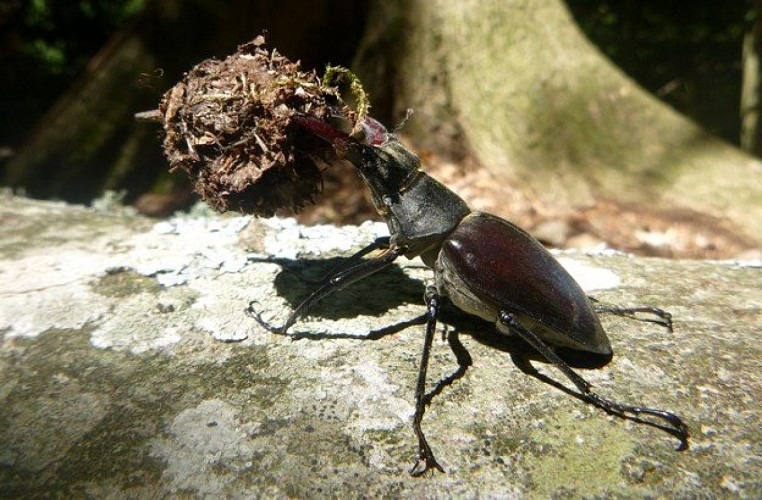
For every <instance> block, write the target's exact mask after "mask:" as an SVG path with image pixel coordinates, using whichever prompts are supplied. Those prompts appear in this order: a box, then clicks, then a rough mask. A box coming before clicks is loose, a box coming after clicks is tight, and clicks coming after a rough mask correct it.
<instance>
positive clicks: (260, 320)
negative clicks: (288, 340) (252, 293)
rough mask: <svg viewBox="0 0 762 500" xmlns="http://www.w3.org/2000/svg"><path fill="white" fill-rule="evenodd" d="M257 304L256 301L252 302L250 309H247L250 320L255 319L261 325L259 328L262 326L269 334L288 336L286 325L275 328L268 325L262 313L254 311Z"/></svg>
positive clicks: (270, 324)
mask: <svg viewBox="0 0 762 500" xmlns="http://www.w3.org/2000/svg"><path fill="white" fill-rule="evenodd" d="M255 302H256V301H255V300H252V301H251V302H249V307H247V308H246V314H247V315H248V316H249V317H250V318H253V319H254V321H256V322H257V323H259V326H261V327H262V328H264V329H265V330H267V331H268V332H270V333H275V334H277V335H285V334H286V325H282V326H275V325H273V324H272V323H268V322H267V321H265V320H264V319H263V318H262V313H261V312H258V311H256V310H255V309H254V303H255Z"/></svg>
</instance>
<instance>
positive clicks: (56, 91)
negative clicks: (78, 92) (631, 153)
mask: <svg viewBox="0 0 762 500" xmlns="http://www.w3.org/2000/svg"><path fill="white" fill-rule="evenodd" d="M144 4H145V0H63V1H61V0H58V1H56V0H27V1H24V0H10V1H8V0H6V1H2V2H0V105H2V110H3V111H2V112H1V113H0V146H3V145H13V146H15V145H17V144H18V143H19V142H20V141H22V140H23V138H24V136H25V135H26V134H27V133H29V131H30V129H31V128H32V127H33V126H34V124H35V123H36V122H37V120H39V118H40V117H41V116H42V115H43V114H44V113H45V111H46V110H47V109H48V108H49V107H50V106H51V105H52V104H53V103H54V102H55V100H56V98H57V97H58V96H59V95H61V93H62V92H64V91H65V90H66V89H67V87H68V86H69V85H71V83H72V81H73V80H74V79H75V78H76V77H77V76H78V75H80V74H81V73H82V71H83V70H84V68H85V66H86V65H87V63H88V61H89V60H90V58H92V57H93V55H95V54H96V53H97V52H98V50H99V49H100V48H101V47H103V45H104V44H105V43H106V42H107V41H108V40H109V38H110V37H111V36H112V35H113V34H114V33H115V32H117V31H118V30H119V29H121V28H123V27H124V26H125V25H126V24H127V23H128V22H129V21H130V20H132V19H133V18H134V17H135V16H136V14H138V13H139V12H140V11H141V9H142V8H143V6H144Z"/></svg>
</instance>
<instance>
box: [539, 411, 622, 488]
mask: <svg viewBox="0 0 762 500" xmlns="http://www.w3.org/2000/svg"><path fill="white" fill-rule="evenodd" d="M555 417H556V418H546V422H548V425H547V426H545V427H544V428H541V429H537V430H535V431H534V432H533V433H532V437H531V439H532V440H533V442H534V443H536V444H537V445H539V446H540V447H541V448H542V453H538V454H535V455H533V456H532V458H531V459H530V460H529V461H528V465H529V468H530V470H531V471H532V483H533V484H534V490H535V492H536V493H537V494H538V495H539V496H541V497H547V496H549V495H553V494H554V493H559V492H561V491H563V492H565V493H569V494H574V495H575V496H581V495H603V494H606V493H607V492H610V491H620V492H621V488H622V486H623V485H624V483H625V482H626V479H625V477H624V476H623V475H622V472H621V469H622V462H623V461H624V460H625V459H626V458H627V457H628V456H630V455H631V454H632V453H633V451H634V448H635V445H634V443H633V441H632V437H631V436H630V435H629V434H628V433H627V432H626V431H625V429H624V427H623V426H622V425H612V424H611V423H610V422H608V421H607V420H606V419H605V418H600V417H599V416H596V418H587V419H584V420H580V419H578V418H575V417H574V416H573V415H572V414H571V413H569V412H559V413H557V414H556V415H555ZM570 436H574V437H575V438H576V439H575V440H571V441H570V440H569V437H570Z"/></svg>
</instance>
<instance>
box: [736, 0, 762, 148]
mask: <svg viewBox="0 0 762 500" xmlns="http://www.w3.org/2000/svg"><path fill="white" fill-rule="evenodd" d="M752 11H753V12H754V14H755V19H754V22H753V23H752V24H751V25H750V26H749V30H748V31H747V32H746V35H745V36H744V40H743V84H742V88H741V148H742V149H743V150H744V151H746V152H747V153H749V154H751V155H754V156H758V157H760V156H762V123H761V122H760V119H761V118H762V116H761V115H762V99H760V91H762V66H761V65H762V17H760V14H762V1H759V0H757V1H755V2H753V8H752Z"/></svg>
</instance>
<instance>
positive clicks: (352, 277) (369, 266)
mask: <svg viewBox="0 0 762 500" xmlns="http://www.w3.org/2000/svg"><path fill="white" fill-rule="evenodd" d="M367 248H368V247H366V248H365V249H363V250H361V252H363V251H366V250H367ZM366 253H367V252H366ZM403 253H405V249H404V248H401V247H395V248H388V249H386V250H385V251H384V252H383V253H382V254H381V255H379V256H377V257H374V258H372V259H368V260H366V261H361V262H360V263H359V264H355V265H353V266H350V267H348V268H346V269H343V270H339V271H336V272H333V273H332V274H331V275H330V278H329V279H328V280H327V281H325V282H324V283H323V285H322V286H320V287H319V288H318V289H317V290H315V291H314V292H312V293H311V294H310V296H309V297H307V298H306V299H305V300H304V301H303V302H302V303H301V304H299V306H298V307H297V308H296V309H294V311H293V312H292V313H291V314H290V315H289V317H288V319H287V320H286V322H285V323H283V325H282V326H274V325H271V324H270V323H268V322H266V321H265V320H264V319H262V314H261V313H258V312H256V311H255V310H254V301H252V302H249V307H248V308H247V310H246V312H247V313H248V315H249V316H251V317H252V318H254V319H255V320H256V321H257V323H259V324H260V325H262V326H263V327H264V328H266V329H267V330H269V331H271V332H273V333H277V334H280V335H284V334H285V333H286V332H287V331H288V329H289V328H291V327H292V326H293V325H294V323H296V322H297V320H299V318H301V317H302V316H304V315H306V314H307V312H309V310H310V308H311V307H312V306H314V305H315V304H317V303H318V302H320V301H321V300H323V299H324V298H326V297H328V296H329V295H331V294H333V293H334V292H338V291H339V290H341V289H343V288H345V287H347V286H349V285H351V284H352V283H355V282H357V281H360V280H361V279H363V278H367V277H368V276H370V275H371V274H375V273H377V272H379V271H381V270H382V269H385V268H387V267H389V266H390V265H392V263H393V262H394V261H395V260H397V258H398V257H399V256H400V255H402V254H403ZM350 260H351V257H350Z"/></svg>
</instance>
